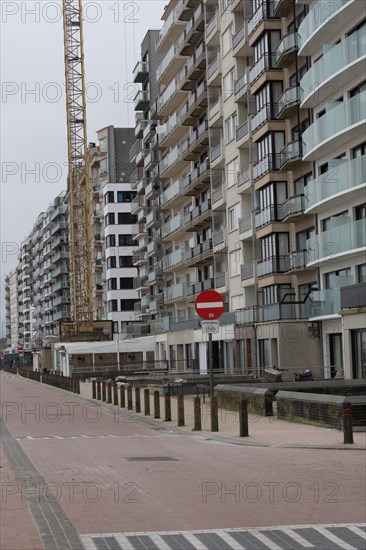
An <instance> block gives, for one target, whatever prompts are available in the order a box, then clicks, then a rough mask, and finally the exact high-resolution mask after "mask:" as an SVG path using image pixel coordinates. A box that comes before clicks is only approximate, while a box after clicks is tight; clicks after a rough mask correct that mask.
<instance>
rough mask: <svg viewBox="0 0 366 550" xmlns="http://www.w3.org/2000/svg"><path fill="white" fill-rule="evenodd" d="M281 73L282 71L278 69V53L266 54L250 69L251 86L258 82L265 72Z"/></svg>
mask: <svg viewBox="0 0 366 550" xmlns="http://www.w3.org/2000/svg"><path fill="white" fill-rule="evenodd" d="M270 70H271V71H279V70H280V69H279V68H278V67H277V54H276V53H272V54H269V53H265V54H264V55H262V57H261V58H260V59H258V61H257V63H255V65H254V66H253V67H252V68H251V69H250V72H249V81H250V84H251V85H253V84H254V82H256V80H258V79H259V77H260V76H262V74H263V73H264V72H265V71H270Z"/></svg>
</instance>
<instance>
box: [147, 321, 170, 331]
mask: <svg viewBox="0 0 366 550" xmlns="http://www.w3.org/2000/svg"><path fill="white" fill-rule="evenodd" d="M170 322H171V320H170V317H162V318H160V319H153V320H152V321H150V333H151V334H160V333H163V332H169V330H170Z"/></svg>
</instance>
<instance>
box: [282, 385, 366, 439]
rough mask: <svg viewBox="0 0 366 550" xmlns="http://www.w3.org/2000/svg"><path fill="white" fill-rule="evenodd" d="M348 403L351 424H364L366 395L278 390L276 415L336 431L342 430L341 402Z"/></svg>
mask: <svg viewBox="0 0 366 550" xmlns="http://www.w3.org/2000/svg"><path fill="white" fill-rule="evenodd" d="M344 403H351V409H352V424H353V426H365V425H366V417H365V411H366V397H365V396H361V397H349V396H345V395H328V394H323V395H320V394H317V393H305V392H289V391H279V392H278V393H277V395H276V404H277V417H278V418H279V419H281V420H288V421H292V422H303V423H308V424H314V425H316V426H324V427H327V428H333V429H337V430H342V429H343V405H344Z"/></svg>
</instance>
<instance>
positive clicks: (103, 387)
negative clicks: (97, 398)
mask: <svg viewBox="0 0 366 550" xmlns="http://www.w3.org/2000/svg"><path fill="white" fill-rule="evenodd" d="M102 401H104V402H105V401H107V398H106V387H105V382H104V380H103V382H102Z"/></svg>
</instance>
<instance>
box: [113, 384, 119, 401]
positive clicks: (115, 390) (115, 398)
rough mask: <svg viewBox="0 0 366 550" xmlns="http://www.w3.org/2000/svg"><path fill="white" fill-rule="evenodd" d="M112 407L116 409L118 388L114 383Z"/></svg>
mask: <svg viewBox="0 0 366 550" xmlns="http://www.w3.org/2000/svg"><path fill="white" fill-rule="evenodd" d="M113 405H117V407H118V386H117V384H116V383H114V384H113Z"/></svg>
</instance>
